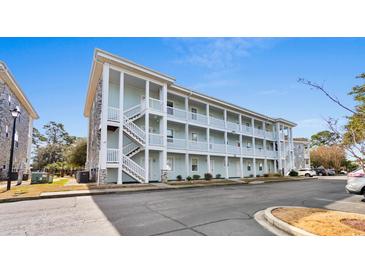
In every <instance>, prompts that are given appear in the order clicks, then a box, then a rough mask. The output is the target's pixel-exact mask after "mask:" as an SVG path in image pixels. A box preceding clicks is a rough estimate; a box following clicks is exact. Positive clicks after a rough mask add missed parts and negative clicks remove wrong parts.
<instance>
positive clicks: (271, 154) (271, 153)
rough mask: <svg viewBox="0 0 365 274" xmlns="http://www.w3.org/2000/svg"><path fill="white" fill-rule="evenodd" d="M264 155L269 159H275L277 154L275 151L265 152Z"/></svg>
mask: <svg viewBox="0 0 365 274" xmlns="http://www.w3.org/2000/svg"><path fill="white" fill-rule="evenodd" d="M266 155H267V157H270V158H277V157H278V152H277V151H275V150H266Z"/></svg>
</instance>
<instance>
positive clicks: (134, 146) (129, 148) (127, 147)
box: [123, 142, 139, 155]
mask: <svg viewBox="0 0 365 274" xmlns="http://www.w3.org/2000/svg"><path fill="white" fill-rule="evenodd" d="M137 148H139V145H137V144H136V143H133V142H132V143H129V144H128V145H125V146H124V147H123V154H125V155H128V154H129V153H131V152H132V151H134V150H136V149H137Z"/></svg>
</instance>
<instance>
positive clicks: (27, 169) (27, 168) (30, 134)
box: [24, 116, 88, 176]
mask: <svg viewBox="0 0 365 274" xmlns="http://www.w3.org/2000/svg"><path fill="white" fill-rule="evenodd" d="M32 138H33V119H32V117H30V116H29V124H28V146H27V162H26V163H25V167H24V173H28V174H29V176H30V159H31V158H32ZM86 153H87V150H86ZM86 159H88V158H87V156H86Z"/></svg>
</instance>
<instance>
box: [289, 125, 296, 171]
mask: <svg viewBox="0 0 365 274" xmlns="http://www.w3.org/2000/svg"><path fill="white" fill-rule="evenodd" d="M289 137H290V138H289V142H290V155H291V168H294V163H295V154H294V139H293V129H292V128H290V129H289Z"/></svg>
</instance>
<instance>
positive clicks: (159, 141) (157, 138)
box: [149, 133, 163, 146]
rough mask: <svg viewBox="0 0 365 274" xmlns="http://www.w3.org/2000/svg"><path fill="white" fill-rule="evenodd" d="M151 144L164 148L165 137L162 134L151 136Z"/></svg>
mask: <svg viewBox="0 0 365 274" xmlns="http://www.w3.org/2000/svg"><path fill="white" fill-rule="evenodd" d="M149 144H150V145H151V146H163V136H162V135H161V134H154V133H150V134H149Z"/></svg>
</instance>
